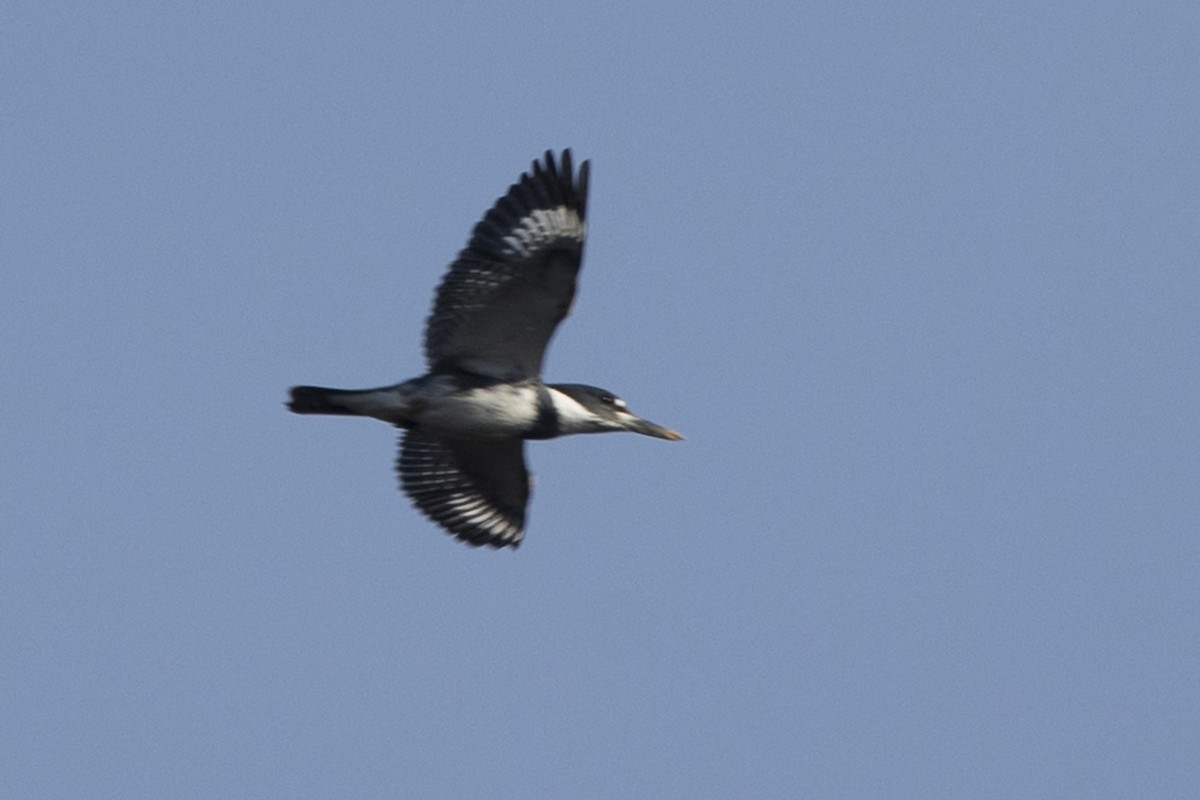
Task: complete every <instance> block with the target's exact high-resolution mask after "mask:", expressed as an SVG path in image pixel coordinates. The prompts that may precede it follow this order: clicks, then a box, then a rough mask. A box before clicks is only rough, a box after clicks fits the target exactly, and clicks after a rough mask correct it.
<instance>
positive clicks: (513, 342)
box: [425, 150, 588, 381]
mask: <svg viewBox="0 0 1200 800" xmlns="http://www.w3.org/2000/svg"><path fill="white" fill-rule="evenodd" d="M587 188H588V162H587V161H585V162H583V164H582V165H581V167H580V169H579V174H578V176H576V175H575V174H574V168H573V167H572V164H571V151H570V150H564V151H563V153H562V158H561V161H560V162H558V163H556V161H555V158H554V154H553V153H552V152H550V151H547V152H546V155H545V159H544V161H542V162H537V161H535V162H533V168H532V170H531V172H527V173H525V174H523V175H522V176H521V178H520V180H518V181H517V182H516V183H514V184H513V185H512V186H510V187H509V189H508V193H507V194H505V195H504V196H503V197H501V198H500V199H499V200H497V201H496V204H495V205H494V206H492V209H491V210H490V211H488V212H487V214H486V215H485V216H484V218H483V220H482V221H481V222H480V223H479V224H478V225H476V226H475V230H474V232H473V233H472V234H471V240H470V242H469V243H468V245H467V247H466V249H464V250H463V251H462V252H461V253H459V255H458V259H457V260H456V261H455V262H454V263H453V264H452V265H451V266H450V271H449V272H447V273H446V276H445V277H444V278H443V279H442V283H441V285H440V286H439V287H438V290H437V296H436V298H435V300H434V304H433V313H432V314H430V316H429V321H428V323H427V324H426V328H425V356H426V359H427V360H428V361H429V367H430V370H431V371H434V372H440V371H447V370H454V371H463V372H470V373H474V374H476V375H483V376H486V377H491V378H496V379H497V380H502V381H519V380H524V379H526V378H533V377H537V376H539V375H540V374H541V371H542V357H543V356H544V355H545V352H546V345H547V344H548V343H549V341H550V337H551V336H552V335H553V334H554V329H555V328H556V327H557V326H558V323H559V322H561V321H562V319H563V317H565V316H566V315H567V311H568V310H569V309H570V307H571V301H572V299H573V298H574V296H575V278H576V276H577V275H578V273H579V265H580V262H581V260H582V258H583V240H584V229H585V225H584V217H585V211H586V205H587Z"/></svg>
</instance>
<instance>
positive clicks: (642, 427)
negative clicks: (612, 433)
mask: <svg viewBox="0 0 1200 800" xmlns="http://www.w3.org/2000/svg"><path fill="white" fill-rule="evenodd" d="M629 430H631V431H633V432H634V433H641V434H644V435H645V436H653V437H655V438H656V439H667V440H669V441H672V442H678V441H680V440H681V439H683V436H681V435H680V434H678V433H676V432H675V431H673V430H671V429H670V428H664V427H663V426H662V425H655V424H654V423H653V422H651V421H650V420H648V419H641V418H638V419H636V420H634V421H633V422H631V423H629Z"/></svg>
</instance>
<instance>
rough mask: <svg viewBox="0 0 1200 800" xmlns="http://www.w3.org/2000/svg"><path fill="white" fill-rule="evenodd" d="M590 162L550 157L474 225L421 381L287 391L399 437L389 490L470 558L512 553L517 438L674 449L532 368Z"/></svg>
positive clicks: (664, 434)
mask: <svg viewBox="0 0 1200 800" xmlns="http://www.w3.org/2000/svg"><path fill="white" fill-rule="evenodd" d="M589 168H590V162H589V161H584V162H583V163H582V164H581V165H580V167H579V170H578V172H576V171H575V169H574V167H573V165H572V157H571V151H570V149H565V150H563V151H562V154H561V156H560V157H559V158H556V157H555V155H554V152H553V151H552V150H547V151H546V152H545V154H544V156H543V158H542V159H541V160H540V161H538V160H535V161H534V162H533V165H532V167H531V169H530V170H529V171H527V172H524V173H522V174H521V176H520V178H519V179H518V180H517V181H516V183H514V184H512V185H511V186H510V187H509V188H508V191H507V192H506V193H505V194H504V195H503V196H501V197H500V198H499V199H497V200H496V202H495V203H494V204H493V205H492V207H491V209H490V210H488V211H487V213H486V214H485V215H484V216H483V218H482V219H481V220H480V221H479V222H478V224H476V225H475V227H474V229H473V231H472V233H471V236H470V239H469V240H468V243H467V246H466V247H465V248H464V249H463V250H462V251H461V252H459V254H458V257H457V259H455V260H454V262H452V263H451V265H450V268H449V269H448V270H447V272H446V273H445V275H444V276H443V277H442V280H441V283H440V284H439V286H438V288H437V290H436V292H435V294H434V301H433V309H432V311H431V313H430V314H429V317H428V319H427V320H426V324H425V336H424V354H425V361H426V369H427V371H426V374H424V375H422V376H421V377H418V378H413V379H411V380H407V381H404V382H402V383H397V384H394V385H390V386H383V387H379V388H375V389H332V388H326V387H320V386H293V387H292V388H291V390H290V400H289V402H288V404H287V407H288V409H289V410H290V411H292V412H294V413H296V414H331V415H343V416H363V417H372V418H374V419H378V420H382V421H384V422H387V423H389V424H391V425H394V426H396V427H398V428H400V429H401V434H400V452H399V456H398V457H397V458H396V470H397V472H398V473H399V479H400V488H401V490H402V491H403V492H404V493H405V494H406V495H408V497H409V499H410V500H411V501H412V503H413V505H414V506H415V507H416V508H417V509H418V510H419V511H420V512H421V513H422V514H424V515H425V516H426V517H428V518H429V519H430V520H432V521H433V522H434V523H436V524H437V525H439V526H441V527H442V528H443V529H445V530H446V531H447V532H448V533H450V534H452V535H453V536H455V537H456V538H458V539H459V540H461V541H463V542H465V543H466V544H468V545H471V546H475V547H478V546H482V545H488V546H491V547H493V548H497V549H499V548H503V547H512V548H516V547H517V546H519V545H520V544H521V541H522V539H523V538H524V535H525V524H526V513H527V510H528V505H529V495H530V488H531V483H532V482H531V477H530V473H529V469H528V467H527V466H526V463H525V442H526V441H527V440H540V439H553V438H556V437H559V436H567V435H571V434H578V433H604V432H610V431H630V432H633V433H639V434H643V435H645V436H651V437H655V438H659V439H666V440H669V441H678V440H681V439H682V438H683V437H682V436H681V435H680V434H679V433H677V432H676V431H673V430H671V429H669V428H665V427H663V426H661V425H657V424H655V423H653V422H650V421H649V420H646V419H643V418H641V417H639V416H637V415H636V414H634V413H633V412H632V411H630V410H629V407H628V405H627V404H626V403H625V401H624V400H622V399H621V398H620V397H618V396H617V395H616V394H614V393H612V392H609V391H606V390H604V389H600V388H597V387H595V386H590V385H587V384H581V383H545V382H543V380H542V362H543V360H544V358H545V355H546V348H547V346H548V345H549V343H550V339H551V337H552V336H553V335H554V332H555V330H556V329H557V328H558V325H559V323H560V322H562V320H563V318H564V317H566V316H567V314H568V312H569V311H570V309H571V307H572V304H573V302H574V298H575V289H576V282H577V278H578V275H579V269H580V265H581V264H582V260H583V245H584V239H585V232H586V215H587V195H588V174H589Z"/></svg>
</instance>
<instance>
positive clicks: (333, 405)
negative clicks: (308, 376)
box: [287, 386, 363, 417]
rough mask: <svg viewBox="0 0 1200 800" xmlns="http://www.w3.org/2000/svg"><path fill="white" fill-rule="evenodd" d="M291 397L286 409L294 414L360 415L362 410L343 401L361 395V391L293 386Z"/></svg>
mask: <svg viewBox="0 0 1200 800" xmlns="http://www.w3.org/2000/svg"><path fill="white" fill-rule="evenodd" d="M291 394H292V399H291V400H289V401H288V404H287V407H288V411H291V412H292V413H294V414H341V415H344V416H350V417H358V416H362V413H363V412H362V411H356V410H355V409H354V408H353V407H352V406H351V405H350V404H346V403H344V402H343V401H345V400H348V399H350V398H351V397H352V396H353V397H362V395H363V392H361V391H354V390H351V389H326V388H325V387H323V386H293V387H292V392H291Z"/></svg>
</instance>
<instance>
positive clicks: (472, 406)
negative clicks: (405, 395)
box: [416, 385, 538, 439]
mask: <svg viewBox="0 0 1200 800" xmlns="http://www.w3.org/2000/svg"><path fill="white" fill-rule="evenodd" d="M537 415H538V405H537V389H536V388H534V387H533V386H529V385H524V386H504V385H499V386H488V387H486V388H480V389H465V390H462V391H458V392H454V393H453V394H447V395H443V396H441V397H438V398H437V399H436V400H435V399H430V400H429V401H427V402H426V403H425V404H424V408H423V409H422V410H421V413H420V414H419V415H418V418H417V420H416V421H417V423H418V424H419V425H420V426H421V427H422V428H425V429H426V430H433V431H437V432H439V433H442V434H445V435H447V436H456V437H460V438H467V439H470V438H495V437H514V436H515V437H519V436H522V435H523V434H524V433H526V432H527V431H528V430H529V429H530V428H531V427H533V425H534V423H535V422H536V421H537Z"/></svg>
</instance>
